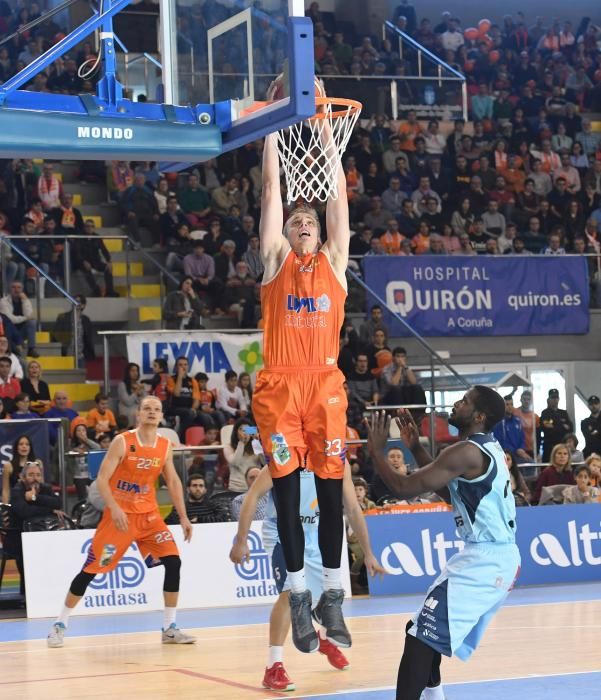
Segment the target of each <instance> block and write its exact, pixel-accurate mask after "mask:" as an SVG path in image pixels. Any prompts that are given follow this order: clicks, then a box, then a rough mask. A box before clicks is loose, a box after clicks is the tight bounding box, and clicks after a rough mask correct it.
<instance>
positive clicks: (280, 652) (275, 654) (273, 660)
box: [267, 646, 284, 668]
mask: <svg viewBox="0 0 601 700" xmlns="http://www.w3.org/2000/svg"><path fill="white" fill-rule="evenodd" d="M283 658H284V647H277V646H270V647H269V658H268V659H267V668H271V667H272V666H273V664H277V663H278V661H279V662H280V663H282V659H283Z"/></svg>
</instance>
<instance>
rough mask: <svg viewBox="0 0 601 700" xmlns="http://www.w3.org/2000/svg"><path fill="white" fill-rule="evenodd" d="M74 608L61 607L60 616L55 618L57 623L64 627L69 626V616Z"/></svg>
mask: <svg viewBox="0 0 601 700" xmlns="http://www.w3.org/2000/svg"><path fill="white" fill-rule="evenodd" d="M73 610H74V608H68V607H67V606H66V605H63V609H62V610H61V614H60V615H59V616H58V617H57V618H56V621H57V622H61V623H62V624H63V625H65V627H68V626H69V615H71V613H72V612H73Z"/></svg>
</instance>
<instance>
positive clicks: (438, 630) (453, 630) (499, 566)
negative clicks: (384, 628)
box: [408, 542, 521, 661]
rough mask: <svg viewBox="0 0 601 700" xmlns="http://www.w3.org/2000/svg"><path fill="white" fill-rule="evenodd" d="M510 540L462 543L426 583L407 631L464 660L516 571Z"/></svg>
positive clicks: (515, 554) (516, 558)
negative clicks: (428, 582)
mask: <svg viewBox="0 0 601 700" xmlns="http://www.w3.org/2000/svg"><path fill="white" fill-rule="evenodd" d="M520 561H521V560H520V553H519V550H518V548H517V546H516V545H515V544H495V543H492V542H490V543H489V542H483V543H478V544H466V546H465V548H464V549H463V551H461V552H458V553H457V554H455V555H454V556H453V557H451V559H449V561H448V563H447V566H446V567H445V568H444V570H443V571H442V572H441V573H440V576H439V577H438V578H437V579H436V581H434V583H433V584H432V585H431V586H430V589H429V590H428V592H427V594H426V598H425V600H424V603H423V604H422V606H421V608H420V609H419V610H418V611H417V613H416V614H415V615H414V617H413V620H412V622H413V625H412V626H411V627H410V629H409V630H408V634H411V635H413V636H414V637H416V638H417V639H419V640H421V641H422V642H424V644H427V645H428V646H430V647H432V648H433V649H435V650H436V651H438V652H440V653H441V654H444V655H445V656H452V655H453V654H454V655H455V656H457V657H458V658H460V659H462V660H463V661H467V660H468V659H469V657H470V656H471V655H472V654H473V652H474V650H475V649H476V647H477V646H478V644H479V643H480V640H481V639H482V635H483V634H484V630H485V629H486V627H487V626H488V624H489V622H490V621H491V620H492V618H493V615H494V614H495V613H496V612H497V610H498V609H499V608H500V607H501V605H502V604H503V602H504V600H505V598H506V597H507V594H508V593H509V591H510V590H511V589H512V588H513V585H514V583H515V580H516V578H517V576H518V574H519V570H520Z"/></svg>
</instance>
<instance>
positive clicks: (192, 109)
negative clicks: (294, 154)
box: [0, 0, 315, 169]
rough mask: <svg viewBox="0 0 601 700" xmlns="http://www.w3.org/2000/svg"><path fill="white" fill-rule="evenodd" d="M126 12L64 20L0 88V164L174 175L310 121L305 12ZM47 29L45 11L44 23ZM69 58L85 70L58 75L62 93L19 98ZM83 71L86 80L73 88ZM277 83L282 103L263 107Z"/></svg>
mask: <svg viewBox="0 0 601 700" xmlns="http://www.w3.org/2000/svg"><path fill="white" fill-rule="evenodd" d="M131 3H132V0H103V2H101V3H100V4H99V5H98V6H97V7H95V8H94V9H93V10H92V12H91V14H90V13H89V12H88V13H87V14H84V15H82V16H81V17H80V16H78V17H75V16H74V17H71V18H70V19H71V20H72V22H71V24H72V26H68V27H66V31H65V32H58V33H52V32H51V34H52V36H51V40H49V41H48V42H46V45H45V47H44V50H43V51H42V53H38V55H37V56H36V57H35V58H34V59H33V60H32V61H31V62H29V63H27V64H26V65H24V66H22V68H21V70H19V71H18V72H17V74H16V75H14V76H12V77H11V78H9V79H8V80H7V81H5V82H4V83H3V84H2V85H1V86H0V157H22V156H25V157H45V158H61V157H71V158H80V159H100V160H111V159H117V160H120V159H123V158H125V159H128V158H134V159H142V160H158V161H160V162H161V163H162V164H163V163H164V164H165V169H168V167H167V166H169V169H171V166H172V165H173V169H178V166H177V164H178V163H188V162H199V161H202V160H206V159H207V158H211V157H214V156H215V155H218V154H219V153H221V152H223V151H227V150H231V149H233V148H237V147H239V146H242V145H244V144H246V143H248V142H249V141H252V140H254V139H257V138H260V137H262V136H264V135H265V134H267V133H270V132H273V131H277V130H279V129H283V128H286V127H287V126H289V125H290V124H293V123H296V122H298V121H301V120H303V119H305V118H307V117H309V116H312V115H313V114H314V113H315V96H314V89H313V77H314V76H313V70H314V69H313V66H314V60H313V28H312V24H311V22H310V20H308V19H306V18H305V17H304V16H303V15H304V2H303V0H265V7H262V6H260V0H253V2H252V6H250V5H249V0H223V2H219V1H218V0H205V2H204V3H202V4H200V3H193V1H192V0H177V1H174V0H159V3H158V9H159V11H160V12H159V13H157V11H156V9H157V6H156V5H146V4H144V3H140V4H136V5H132V4H131ZM61 7H62V6H61ZM151 10H152V11H151ZM121 12H123V15H122V16H121V17H120V18H119V19H120V20H122V21H117V20H115V24H113V17H115V15H118V14H119V13H121ZM159 14H160V19H159ZM126 15H127V16H126ZM52 20H53V16H51V12H50V11H49V13H48V14H47V15H44V16H43V17H42V20H41V21H42V22H44V23H46V22H47V21H50V22H52ZM126 30H127V31H126ZM53 31H54V30H53ZM120 34H121V36H122V37H123V38H120ZM157 39H158V41H157ZM5 40H6V41H10V40H12V39H11V37H5ZM83 42H87V43H88V47H89V50H88V52H87V53H86V51H83V52H82V51H81V50H80V49H81V47H82V46H83V45H84V44H83ZM128 46H129V48H128ZM157 48H158V49H159V52H158V53H157ZM34 49H35V47H34ZM68 52H73V55H79V54H82V58H81V62H80V61H79V60H78V64H79V65H76V64H75V61H71V62H72V63H73V65H74V68H73V75H71V74H68V73H65V75H64V76H63V74H62V73H60V76H61V80H62V79H63V78H64V77H66V78H67V79H70V82H69V83H68V84H67V85H66V87H67V90H59V91H56V92H48V91H47V90H46V91H45V90H44V89H43V85H42V87H41V88H40V90H39V91H37V90H36V87H35V85H34V87H33V90H31V89H29V90H28V89H23V88H25V87H26V86H27V85H28V84H29V83H30V81H32V80H37V78H38V74H40V73H41V72H42V71H44V70H46V69H49V70H52V69H53V68H54V63H55V62H56V61H59V60H61V61H62V60H63V58H62V57H66V55H67V53H68ZM65 65H66V61H65ZM78 68H79V70H80V71H81V69H82V68H85V71H86V76H88V75H89V76H90V79H89V80H87V79H83V76H82V74H81V73H80V74H79V75H80V78H82V79H81V80H79V79H78V78H77V76H76V75H75V73H76V72H77V70H78ZM280 74H283V75H284V76H285V77H284V79H283V80H282V81H281V83H282V89H281V90H280V93H281V94H279V95H278V97H277V99H273V100H271V101H270V102H267V101H266V100H265V93H266V90H267V88H268V86H269V85H270V83H271V82H272V80H273V79H274V78H275V77H276V76H278V75H280ZM136 76H138V77H136ZM140 76H141V79H140Z"/></svg>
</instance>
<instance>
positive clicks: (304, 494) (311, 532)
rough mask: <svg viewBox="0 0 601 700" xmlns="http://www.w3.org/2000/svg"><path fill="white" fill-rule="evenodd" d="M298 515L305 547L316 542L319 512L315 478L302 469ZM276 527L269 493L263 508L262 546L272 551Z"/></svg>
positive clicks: (271, 497)
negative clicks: (301, 524) (303, 534)
mask: <svg viewBox="0 0 601 700" xmlns="http://www.w3.org/2000/svg"><path fill="white" fill-rule="evenodd" d="M299 513H300V517H301V521H302V523H303V530H304V533H305V547H307V544H308V543H311V542H312V541H315V542H317V528H318V526H319V510H318V506H317V491H316V489H315V477H314V476H313V472H310V471H308V470H306V469H303V470H302V471H301V473H300V508H299ZM279 541H280V540H279V537H278V525H277V513H276V509H275V503H274V501H273V495H272V493H271V492H270V493H269V498H268V501H267V506H266V508H265V519H264V520H263V544H264V546H265V548H266V549H267V548H268V547H269V548H271V549H273V547H274V546H275V545H276V543H277V542H279Z"/></svg>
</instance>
